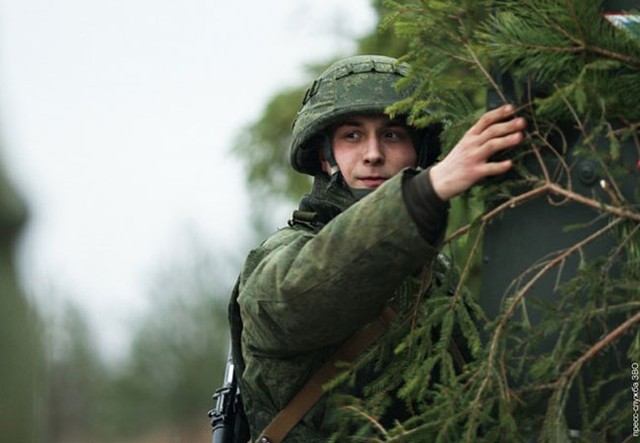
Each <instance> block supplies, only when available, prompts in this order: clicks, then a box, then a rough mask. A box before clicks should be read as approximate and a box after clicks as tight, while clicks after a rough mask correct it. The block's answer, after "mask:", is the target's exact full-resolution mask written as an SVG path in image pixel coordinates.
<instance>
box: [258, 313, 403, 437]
mask: <svg viewBox="0 0 640 443" xmlns="http://www.w3.org/2000/svg"><path fill="white" fill-rule="evenodd" d="M395 318H396V313H395V311H394V310H393V309H391V308H390V307H386V308H384V309H383V311H382V314H380V316H379V317H378V318H377V319H376V320H375V321H373V322H372V323H369V324H368V325H366V326H365V327H364V328H362V329H360V330H359V331H358V332H356V333H355V334H354V335H352V336H351V337H350V338H349V339H348V340H347V341H346V342H345V343H344V344H343V345H342V346H341V347H340V348H339V349H338V350H337V351H336V352H335V354H333V355H332V356H331V358H329V360H327V361H326V362H325V363H324V365H322V367H320V369H319V370H318V371H317V372H316V373H315V374H314V375H313V376H312V377H311V378H310V379H309V380H308V381H307V383H305V384H304V386H302V388H301V389H300V390H299V391H298V392H297V394H296V395H294V396H293V398H292V399H291V400H290V401H289V403H288V404H287V406H285V407H284V409H282V410H281V411H280V412H279V413H278V415H276V416H275V417H274V418H273V420H272V421H271V423H269V425H268V426H267V427H266V428H265V429H264V431H262V434H260V437H259V438H258V443H280V442H282V440H283V439H284V438H285V437H286V436H287V434H288V433H289V431H291V429H293V427H294V426H295V425H296V424H297V423H298V422H299V421H300V420H302V418H303V417H304V416H305V415H306V413H307V412H309V410H310V409H311V408H312V407H313V405H315V404H316V403H317V402H318V400H320V398H321V397H322V396H323V395H324V390H323V389H322V386H323V385H324V384H326V383H327V382H329V381H331V380H332V379H334V378H335V377H336V376H337V375H338V374H340V372H342V371H343V370H344V369H340V368H338V367H337V366H336V363H337V362H351V361H353V360H355V358H356V357H357V356H358V355H360V354H361V353H362V352H363V351H364V350H365V349H366V348H368V347H369V345H371V344H372V343H373V342H374V341H376V340H377V339H378V337H380V336H381V335H382V334H383V333H384V332H385V331H386V330H387V329H388V328H389V325H390V324H391V322H392V321H393V320H394V319H395Z"/></svg>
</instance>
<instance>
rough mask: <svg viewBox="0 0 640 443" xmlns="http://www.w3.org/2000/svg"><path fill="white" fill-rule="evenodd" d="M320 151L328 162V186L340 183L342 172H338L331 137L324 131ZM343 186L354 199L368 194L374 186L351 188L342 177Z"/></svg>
mask: <svg viewBox="0 0 640 443" xmlns="http://www.w3.org/2000/svg"><path fill="white" fill-rule="evenodd" d="M322 151H323V154H324V159H325V160H326V162H327V163H328V164H329V169H330V175H331V180H329V186H328V188H331V187H332V186H337V185H338V183H340V179H341V178H342V174H341V173H340V168H338V162H336V158H335V157H334V156H333V145H332V144H331V137H329V134H327V133H324V134H323V136H322ZM342 182H343V183H344V185H345V187H346V188H347V189H349V191H350V192H351V194H352V195H353V196H354V197H355V199H356V200H360V199H361V198H363V197H365V196H367V195H369V194H370V193H371V192H373V190H374V189H375V188H352V187H351V186H349V185H347V184H346V182H345V181H344V179H342Z"/></svg>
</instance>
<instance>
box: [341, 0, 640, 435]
mask: <svg viewBox="0 0 640 443" xmlns="http://www.w3.org/2000/svg"><path fill="white" fill-rule="evenodd" d="M638 3H639V4H638V8H640V2H638ZM386 5H387V7H388V8H389V10H390V11H391V13H390V14H389V15H388V17H387V20H386V25H387V26H393V27H394V28H395V30H396V32H397V33H398V34H399V35H400V36H401V37H403V38H405V39H407V40H408V41H409V43H410V49H409V51H408V53H407V54H406V56H405V57H404V59H405V60H406V61H408V62H409V63H410V64H411V71H410V75H409V78H408V79H407V81H406V83H407V84H409V83H410V84H412V85H413V87H414V88H415V89H414V90H415V92H414V93H413V95H412V97H411V98H410V99H407V100H406V101H404V102H401V103H398V104H397V105H396V106H394V107H393V109H392V110H393V111H394V112H402V113H409V114H410V116H411V119H412V121H413V123H414V124H416V125H419V126H428V125H429V124H431V123H433V122H435V121H441V120H444V121H445V122H447V124H446V129H445V131H444V134H443V136H442V140H443V148H444V152H445V153H446V152H447V150H449V149H450V148H451V147H452V144H453V143H454V142H455V141H456V140H458V139H459V138H460V137H461V135H462V134H463V132H464V131H465V130H466V129H467V128H468V127H469V126H470V124H471V123H472V122H473V121H475V120H476V119H477V118H478V116H479V115H480V114H481V113H482V112H484V110H486V108H487V107H492V106H497V105H499V104H501V103H507V102H510V103H514V104H516V106H517V107H518V109H519V113H520V114H521V115H523V116H525V117H526V118H527V120H528V129H527V135H526V140H525V142H524V145H523V146H522V147H520V148H517V149H514V150H513V151H512V152H511V153H510V154H509V155H510V156H511V157H512V158H513V160H514V168H513V172H512V173H510V175H509V176H508V177H506V178H501V179H495V180H487V181H486V182H485V183H483V184H482V186H479V187H477V188H475V189H474V190H473V191H472V193H471V194H470V196H469V198H471V200H473V201H475V202H477V204H478V205H480V206H481V207H482V208H483V210H482V213H481V215H479V216H477V217H473V219H471V220H469V223H468V224H464V225H462V226H457V227H455V228H454V229H452V231H451V232H450V233H449V235H448V238H447V240H446V246H445V250H446V251H448V252H449V253H450V255H452V257H453V259H454V261H455V262H456V264H457V265H458V267H459V269H460V271H459V276H458V277H457V278H456V280H455V281H451V282H448V283H447V282H445V283H444V284H442V285H440V286H439V287H438V289H437V290H436V291H435V294H433V295H431V296H430V297H429V299H427V300H424V302H423V303H420V304H419V305H418V304H416V307H415V309H416V315H415V316H413V318H412V319H411V322H410V323H411V324H410V326H409V327H410V328H411V330H410V333H409V334H407V335H406V338H404V339H402V340H400V341H397V340H396V341H394V337H393V336H394V334H390V335H391V337H389V340H387V341H385V342H383V343H380V344H379V348H378V349H377V350H376V351H375V352H370V353H368V354H367V355H366V356H365V357H364V360H365V361H364V362H362V364H365V363H366V362H367V361H369V362H372V361H373V362H376V363H380V362H381V361H382V360H384V361H385V362H386V364H387V365H389V366H388V368H390V369H387V370H385V371H381V372H380V376H379V377H378V378H377V379H376V380H375V381H374V382H373V383H372V384H371V385H370V386H368V387H367V389H366V390H365V394H367V396H366V400H365V401H362V400H360V401H356V400H353V399H352V400H346V401H347V404H346V406H344V407H343V411H344V417H345V419H344V422H343V425H344V429H348V432H346V433H348V434H350V435H351V436H353V435H354V429H356V431H355V437H353V440H354V441H380V442H432V441H433V442H460V441H467V442H476V441H483V442H485V441H486V442H493V441H506V442H519V441H545V442H547V441H548V442H562V441H570V440H571V441H630V440H631V439H632V437H633V407H632V406H633V405H632V401H633V400H632V393H631V388H632V383H633V379H632V368H633V367H634V364H638V363H639V362H640V328H639V326H640V234H639V231H640V191H639V189H640V187H639V186H638V185H639V184H640V162H639V157H640V155H639V154H640V106H639V105H638V99H640V33H638V32H637V26H636V28H634V26H628V27H624V28H623V27H620V26H616V25H614V24H612V21H610V20H608V19H607V17H606V15H605V14H604V13H605V12H606V11H607V10H608V9H607V8H608V7H609V6H610V5H608V4H607V3H606V2H602V1H594V0H536V1H516V0H494V1H489V0H485V1H482V0H457V1H436V0H407V1H393V0H391V1H387V2H386ZM631 24H632V25H633V22H632V23H631ZM585 161H587V163H585ZM585 164H586V165H587V166H588V167H587V166H585ZM578 178H579V179H580V180H583V181H584V182H585V183H588V186H586V185H584V183H582V184H581V183H578ZM533 201H538V202H540V201H542V202H544V204H546V205H548V206H549V207H553V208H559V210H562V209H563V208H565V209H566V208H575V211H583V212H580V213H581V214H582V213H584V214H587V215H588V216H587V217H584V219H583V220H581V222H580V223H577V224H573V225H567V226H563V229H564V231H563V232H564V233H566V235H565V236H564V238H565V239H566V238H570V239H572V241H571V242H570V243H569V244H562V245H560V244H558V246H557V247H555V248H552V250H551V252H550V253H548V254H547V255H545V256H543V257H532V258H531V262H530V263H529V264H528V265H527V266H526V267H524V268H523V269H521V270H520V272H519V273H518V274H517V275H514V276H513V277H512V278H510V280H509V282H508V284H506V285H505V287H504V288H502V289H501V291H500V292H499V293H489V294H486V293H485V294H481V295H479V294H477V293H472V291H469V290H465V287H469V276H470V275H471V268H472V267H473V266H476V265H477V263H478V260H477V255H478V254H480V253H481V252H480V251H481V250H482V245H483V242H485V244H486V242H488V238H487V237H485V235H484V234H485V233H486V232H487V226H488V224H490V223H492V222H493V221H499V220H506V219H507V217H508V214H509V211H511V210H512V209H513V208H516V207H520V206H524V205H527V204H529V203H531V202H533ZM571 210H572V211H573V210H574V209H571ZM522 235H523V236H527V235H530V234H529V233H527V232H524V229H523V232H522ZM532 241H534V240H533V239H532ZM535 241H538V242H552V241H555V240H554V239H552V238H537V239H535ZM461 250H464V251H470V253H469V254H467V253H466V252H465V255H464V256H460V255H456V251H461ZM594 251H596V252H594ZM528 252H529V251H526V250H523V251H518V254H520V255H521V256H525V257H526V256H527V254H528ZM482 275H483V277H482V278H483V279H484V281H487V280H489V279H492V277H493V276H491V275H486V274H482ZM545 279H546V280H548V281H549V280H550V281H552V285H551V289H550V290H548V291H546V292H545V291H543V290H541V289H540V287H542V286H541V284H542V283H541V282H542V281H543V280H545ZM445 280H446V279H445ZM486 287H487V286H486V285H483V288H486ZM474 292H475V291H474ZM483 297H484V300H487V299H489V300H492V301H493V303H494V305H496V310H495V312H492V313H489V312H488V310H487V309H486V304H483ZM404 327H407V326H406V324H405V325H404ZM396 338H397V336H396ZM460 344H461V345H460ZM460 347H463V348H464V350H465V351H466V352H463V354H464V358H463V360H464V361H461V359H460V352H457V350H458V349H459V348H460ZM635 367H637V366H635ZM345 378H348V376H345ZM392 391H397V392H398V393H399V394H398V395H399V397H400V401H402V402H404V403H405V404H407V405H409V407H410V410H411V411H412V413H411V416H410V417H408V418H407V419H406V420H404V421H403V422H394V423H387V422H385V420H384V417H383V416H381V411H383V410H384V406H385V405H388V404H390V402H391V401H392V399H390V398H389V394H388V393H389V392H392ZM577 430H579V431H580V432H579V433H578V432H576V431H577ZM336 438H337V441H344V440H343V438H344V436H339V437H336Z"/></svg>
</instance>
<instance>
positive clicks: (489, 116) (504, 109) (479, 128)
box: [467, 105, 515, 135]
mask: <svg viewBox="0 0 640 443" xmlns="http://www.w3.org/2000/svg"><path fill="white" fill-rule="evenodd" d="M514 113H515V108H514V106H513V105H504V106H500V107H499V108H496V109H493V110H491V111H488V112H485V113H484V114H483V115H482V117H480V118H479V119H478V121H477V122H476V123H475V124H474V125H473V126H472V127H471V128H469V130H468V131H467V133H468V134H473V135H480V134H482V133H483V132H484V131H485V129H487V128H488V127H489V126H491V125H493V124H494V123H497V122H499V121H501V120H505V119H507V118H509V117H510V116H512V115H513V114H514Z"/></svg>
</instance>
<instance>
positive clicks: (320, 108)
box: [290, 55, 440, 175]
mask: <svg viewBox="0 0 640 443" xmlns="http://www.w3.org/2000/svg"><path fill="white" fill-rule="evenodd" d="M408 69H409V65H408V64H406V63H398V60H397V59H395V58H392V57H386V56H381V55H357V56H353V57H349V58H346V59H344V60H340V61H338V62H336V63H334V64H332V65H331V66H330V67H329V68H327V69H326V70H325V71H324V72H323V73H322V74H320V76H319V77H318V78H317V79H316V80H315V81H314V82H313V84H312V85H311V87H310V88H309V89H308V90H307V92H306V94H305V95H304V99H303V101H302V106H301V108H300V110H299V111H298V114H297V115H296V118H295V120H294V122H293V131H292V132H293V141H292V143H291V150H290V160H291V164H292V166H293V168H294V169H295V170H296V171H298V172H302V173H305V174H309V175H315V174H316V173H317V172H319V171H320V161H319V158H318V144H319V143H321V142H320V141H319V137H320V136H321V135H322V134H323V133H325V130H326V129H327V128H328V127H329V126H330V125H331V124H332V123H335V122H336V121H337V120H339V119H340V118H342V117H345V116H347V115H353V114H382V113H384V112H385V110H386V109H387V107H388V106H390V105H392V104H394V103H396V102H398V101H400V100H402V99H405V98H407V97H409V95H410V94H411V91H410V89H409V88H405V89H403V90H399V89H397V88H396V83H397V82H398V80H400V79H401V78H402V77H405V76H406V75H407V71H408ZM437 133H439V130H434V128H429V129H428V130H416V131H415V134H413V135H414V145H415V146H416V150H417V154H418V163H419V166H422V167H426V166H427V165H428V164H430V163H432V162H433V161H434V160H435V157H437V155H438V154H439V152H440V148H439V142H438V134H437ZM427 145H428V146H427ZM427 147H428V149H427Z"/></svg>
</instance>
